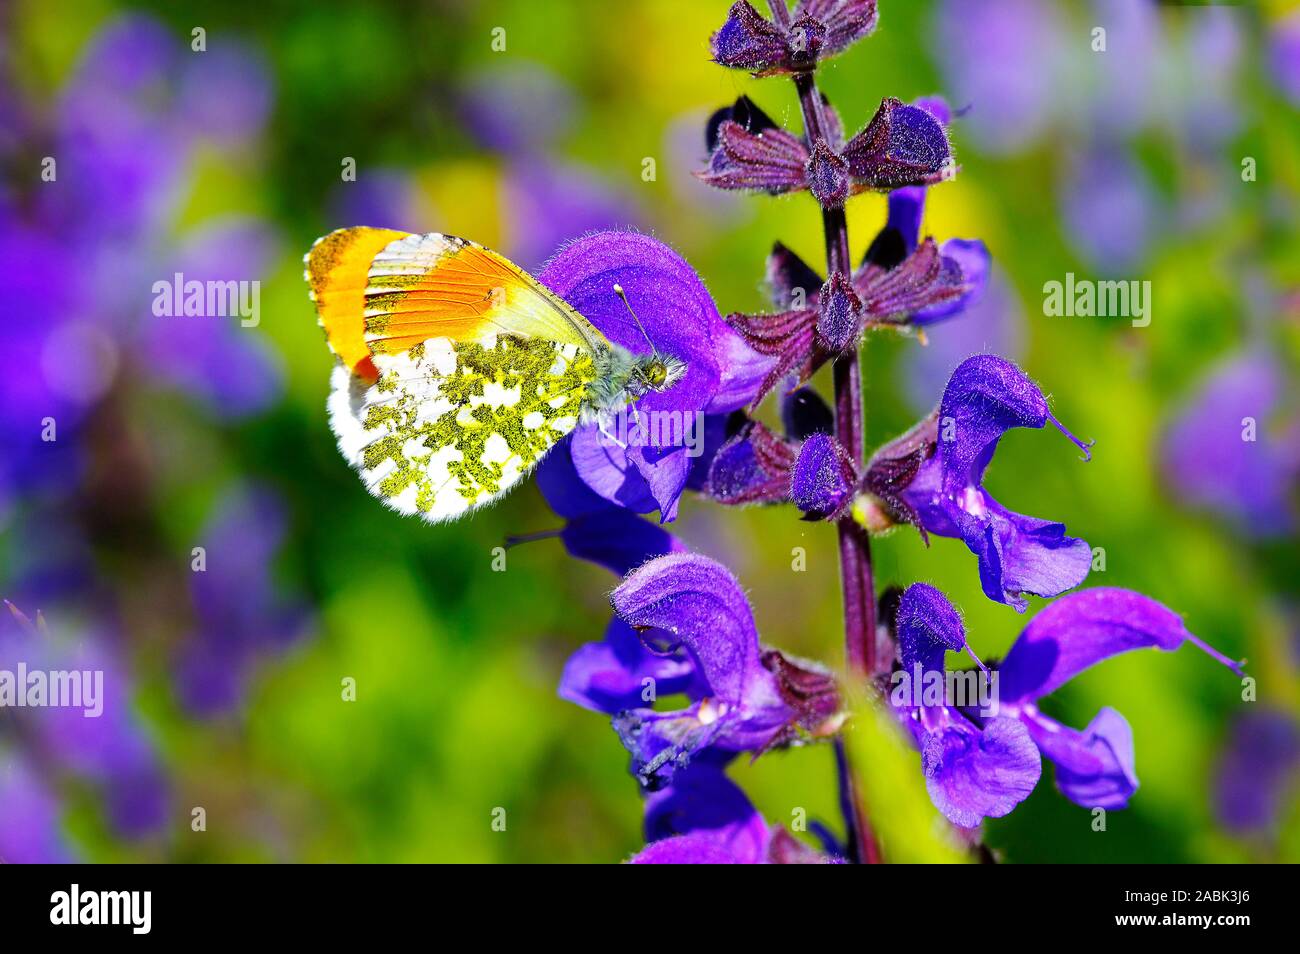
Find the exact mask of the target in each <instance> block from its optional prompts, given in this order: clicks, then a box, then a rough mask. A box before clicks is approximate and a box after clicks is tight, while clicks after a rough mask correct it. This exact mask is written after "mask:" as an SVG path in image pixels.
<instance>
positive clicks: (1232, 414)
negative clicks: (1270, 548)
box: [1161, 351, 1300, 537]
mask: <svg viewBox="0 0 1300 954" xmlns="http://www.w3.org/2000/svg"><path fill="white" fill-rule="evenodd" d="M1286 388H1287V385H1286V381H1285V379H1284V376H1283V373H1282V371H1281V369H1280V368H1279V367H1278V364H1277V362H1276V360H1274V358H1273V357H1272V356H1271V355H1269V354H1268V353H1267V352H1264V351H1252V352H1248V353H1244V354H1241V355H1239V356H1236V357H1233V358H1231V359H1229V360H1228V361H1227V362H1225V363H1223V364H1222V365H1220V366H1219V367H1218V368H1216V369H1215V370H1214V371H1213V372H1212V373H1211V374H1210V375H1209V376H1208V378H1207V379H1206V380H1205V381H1204V382H1202V383H1201V385H1200V386H1199V388H1198V389H1197V392H1196V393H1195V394H1194V395H1193V396H1192V398H1191V400H1190V401H1189V402H1187V404H1186V405H1185V406H1184V407H1183V408H1182V409H1181V410H1180V411H1179V412H1178V414H1177V415H1176V416H1175V417H1174V419H1173V420H1172V421H1171V422H1170V424H1169V425H1168V427H1167V429H1166V431H1165V436H1164V441H1163V443H1162V449H1161V460H1162V462H1163V470H1164V473H1165V475H1166V479H1167V480H1168V481H1169V484H1170V486H1171V487H1172V489H1173V491H1174V494H1175V495H1176V496H1177V497H1178V498H1179V499H1180V500H1181V501H1183V502H1184V503H1186V504H1188V505H1190V506H1193V507H1199V508H1204V509H1206V510H1209V511H1211V512H1213V513H1216V514H1218V515H1220V516H1222V517H1224V518H1226V519H1227V520H1229V521H1231V522H1232V523H1233V524H1235V525H1236V526H1237V527H1238V528H1239V529H1241V530H1242V531H1243V532H1245V533H1247V534H1250V535H1251V536H1255V537H1268V536H1277V535H1284V534H1286V533H1288V532H1290V531H1291V530H1292V529H1293V528H1294V527H1295V526H1296V511H1295V505H1294V503H1293V502H1292V500H1291V495H1292V490H1293V488H1294V486H1295V483H1296V480H1297V477H1300V420H1293V421H1292V422H1290V425H1289V431H1288V429H1287V425H1285V424H1284V425H1283V427H1282V429H1281V430H1280V431H1279V430H1278V429H1276V428H1274V427H1272V426H1271V425H1272V423H1273V422H1272V418H1273V416H1274V415H1275V413H1276V412H1277V411H1278V410H1279V409H1280V408H1281V407H1282V406H1284V403H1285V402H1284V400H1283V398H1284V394H1285V392H1286Z"/></svg>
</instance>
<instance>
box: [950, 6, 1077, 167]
mask: <svg viewBox="0 0 1300 954" xmlns="http://www.w3.org/2000/svg"><path fill="white" fill-rule="evenodd" d="M933 23H934V29H933V33H932V35H933V36H934V37H935V38H936V56H935V59H936V61H937V62H938V63H939V65H940V67H941V69H943V71H944V73H945V76H946V77H947V84H946V86H945V90H946V91H947V93H948V94H949V97H950V98H951V99H952V100H953V101H954V102H956V103H958V104H959V105H963V106H964V105H969V107H970V112H969V113H968V114H967V115H966V124H965V125H966V129H967V131H968V132H969V135H970V138H971V139H972V140H973V141H974V142H975V143H976V145H978V146H979V147H980V148H982V149H984V150H985V151H987V152H991V153H998V154H1003V155H1006V154H1011V153H1016V152H1019V151H1021V150H1022V149H1024V148H1025V147H1026V146H1028V145H1029V144H1030V143H1033V142H1036V141H1037V140H1038V139H1039V138H1040V137H1041V136H1042V135H1043V134H1044V132H1045V131H1046V130H1047V128H1048V126H1049V125H1050V123H1051V122H1052V118H1053V115H1054V114H1055V113H1056V111H1057V109H1058V107H1059V100H1060V96H1061V88H1060V86H1059V84H1057V83H1055V82H1053V81H1052V80H1051V79H1050V77H1054V76H1056V75H1057V70H1058V68H1059V66H1060V64H1061V63H1062V62H1063V60H1064V56H1065V49H1064V44H1065V40H1064V28H1063V25H1062V23H1061V22H1060V12H1059V11H1058V10H1057V9H1056V8H1055V6H1054V5H1052V4H1046V3H1040V2H1038V0H985V2H983V3H978V4H975V3H969V2H967V0H943V2H941V3H940V4H939V5H938V6H937V7H936V9H935V12H934V19H933Z"/></svg>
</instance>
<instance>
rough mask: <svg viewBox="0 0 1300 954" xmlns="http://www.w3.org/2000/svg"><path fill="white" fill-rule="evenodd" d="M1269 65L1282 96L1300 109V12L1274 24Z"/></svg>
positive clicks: (1270, 41) (1269, 50)
mask: <svg viewBox="0 0 1300 954" xmlns="http://www.w3.org/2000/svg"><path fill="white" fill-rule="evenodd" d="M1268 65H1269V68H1270V70H1271V71H1272V73H1273V82H1274V83H1276V84H1277V87H1278V89H1279V90H1281V91H1282V95H1283V96H1285V97H1286V98H1287V99H1288V100H1289V101H1290V103H1291V105H1292V106H1294V107H1296V108H1297V109H1300V11H1296V12H1294V13H1292V14H1291V15H1290V16H1287V17H1284V18H1283V19H1281V20H1279V21H1278V22H1277V23H1276V24H1274V26H1273V29H1272V31H1271V33H1270V36H1269V46H1268Z"/></svg>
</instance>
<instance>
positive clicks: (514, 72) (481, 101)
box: [459, 58, 574, 156]
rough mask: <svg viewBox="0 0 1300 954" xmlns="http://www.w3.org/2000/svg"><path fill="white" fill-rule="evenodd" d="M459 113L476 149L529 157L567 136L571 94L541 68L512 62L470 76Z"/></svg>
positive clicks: (549, 71)
mask: <svg viewBox="0 0 1300 954" xmlns="http://www.w3.org/2000/svg"><path fill="white" fill-rule="evenodd" d="M512 59H513V58H512ZM459 112H460V114H461V117H462V118H463V120H464V124H465V128H466V129H468V130H469V132H470V134H471V135H472V136H473V137H474V138H475V139H476V140H477V141H478V143H479V144H480V145H482V146H484V147H485V148H487V149H491V150H493V151H495V152H499V153H503V154H505V155H511V156H520V155H523V156H532V155H536V154H537V153H538V152H539V151H541V150H543V149H545V148H546V147H548V146H550V145H552V144H553V143H555V142H556V141H558V140H559V139H560V138H561V137H563V136H564V135H565V134H566V133H567V132H568V131H569V128H570V126H571V125H572V120H573V114H574V104H573V94H572V92H570V90H569V88H568V87H567V86H566V85H565V83H564V82H563V80H561V79H560V78H559V77H557V76H556V75H555V73H553V72H552V71H551V70H549V69H547V68H546V67H544V66H541V65H540V64H537V63H525V62H518V61H516V62H513V63H506V64H502V65H494V66H493V67H492V68H491V69H482V70H479V71H478V72H476V73H474V74H473V75H472V76H471V77H470V78H469V79H468V80H467V81H466V83H465V86H464V88H463V89H462V90H461V94H460V109H459Z"/></svg>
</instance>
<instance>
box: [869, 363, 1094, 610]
mask: <svg viewBox="0 0 1300 954" xmlns="http://www.w3.org/2000/svg"><path fill="white" fill-rule="evenodd" d="M1048 422H1050V423H1051V424H1052V425H1054V426H1055V427H1056V428H1057V429H1058V430H1060V431H1061V433H1062V434H1064V435H1065V436H1066V437H1068V438H1069V439H1070V440H1071V441H1072V442H1073V443H1074V444H1075V445H1077V446H1078V447H1079V448H1080V449H1082V450H1083V451H1084V453H1085V458H1084V459H1085V460H1086V459H1087V456H1086V455H1087V452H1088V447H1089V445H1087V444H1085V443H1084V442H1083V441H1080V440H1079V439H1078V438H1076V437H1075V436H1074V435H1072V434H1071V433H1070V432H1069V431H1067V430H1066V429H1065V428H1064V427H1063V426H1062V425H1061V423H1060V422H1059V421H1057V419H1056V418H1055V417H1054V416H1053V415H1052V413H1051V411H1050V410H1049V409H1048V406H1047V399H1046V398H1045V397H1043V393H1042V391H1040V390H1039V389H1038V388H1037V387H1036V386H1035V385H1034V383H1033V382H1032V381H1030V380H1029V378H1027V377H1026V376H1025V375H1024V373H1023V372H1021V371H1020V370H1019V369H1018V368H1016V367H1015V366H1014V365H1013V364H1011V363H1010V362H1009V361H1005V360H1003V359H1002V358H999V357H997V356H996V355H991V354H984V355H976V356H975V357H972V358H968V359H967V360H966V361H963V362H962V363H961V364H960V365H959V366H958V367H957V370H956V371H954V372H953V374H952V377H951V378H950V379H949V381H948V386H947V387H946V388H945V389H944V392H943V399H942V400H941V401H940V403H939V408H938V410H937V411H935V412H934V414H933V415H932V416H931V418H929V419H928V420H927V421H925V422H923V423H922V425H921V426H920V427H918V428H917V429H915V430H914V431H912V432H910V433H909V434H907V435H904V436H903V437H902V438H900V439H898V440H897V441H895V442H893V443H891V444H890V445H887V446H886V447H884V448H882V449H881V450H880V451H879V452H877V454H876V456H875V457H874V458H873V459H872V461H871V463H870V464H869V466H868V468H867V476H866V479H865V480H866V487H867V489H868V490H870V491H872V492H873V493H875V494H876V495H877V496H878V497H881V498H882V499H883V500H885V502H886V504H888V505H890V506H891V508H892V509H893V510H894V512H895V516H896V517H897V518H898V519H902V520H904V521H906V522H908V523H912V524H914V525H915V526H917V527H918V528H920V529H921V530H922V531H923V533H932V534H935V535H937V536H941V537H955V538H956V539H959V540H961V541H963V542H964V543H965V544H966V546H967V547H968V548H969V549H970V551H971V552H972V553H974V554H975V556H976V557H977V558H978V560H979V571H980V583H981V585H982V586H983V589H984V593H985V595H986V596H988V598H989V599H991V600H994V601H996V602H998V603H1008V604H1010V605H1011V606H1014V607H1015V608H1016V609H1017V610H1020V611H1021V612H1023V611H1024V610H1025V608H1026V606H1028V602H1027V601H1026V600H1025V599H1024V595H1023V594H1026V593H1032V594H1035V595H1037V596H1055V595H1057V594H1058V593H1063V592H1065V591H1066V590H1068V589H1071V588H1073V587H1075V586H1078V585H1079V584H1080V583H1082V582H1083V580H1084V578H1085V577H1086V576H1087V575H1088V570H1089V568H1090V565H1091V560H1092V551H1091V550H1090V548H1089V547H1088V544H1087V543H1086V542H1084V541H1083V540H1080V539H1078V538H1076V537H1067V536H1066V535H1065V525H1064V524H1060V523H1055V522H1053V521H1050V520H1040V519H1038V518H1037V517H1029V516H1025V515H1023V514H1018V513H1014V512H1012V511H1010V510H1007V509H1006V508H1005V507H1003V506H1002V505H1001V504H1000V503H998V502H997V501H996V500H994V499H993V497H992V496H991V495H990V494H989V492H988V491H987V490H985V489H984V473H985V471H986V470H987V468H988V465H989V463H990V462H991V461H992V460H993V454H994V452H995V451H996V450H997V446H998V441H1000V440H1001V439H1002V435H1003V434H1005V433H1006V432H1007V431H1008V430H1010V429H1011V428H1013V427H1034V428H1041V427H1044V426H1045V425H1046V424H1047V423H1048ZM904 465H910V466H904ZM900 467H901V468H902V470H900Z"/></svg>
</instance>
